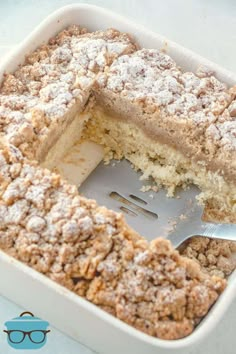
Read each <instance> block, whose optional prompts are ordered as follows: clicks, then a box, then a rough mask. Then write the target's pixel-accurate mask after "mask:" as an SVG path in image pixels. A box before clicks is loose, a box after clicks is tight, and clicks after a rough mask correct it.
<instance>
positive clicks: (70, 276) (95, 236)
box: [0, 145, 226, 339]
mask: <svg viewBox="0 0 236 354" xmlns="http://www.w3.org/2000/svg"><path fill="white" fill-rule="evenodd" d="M0 221H1V222H0V248H1V249H2V250H4V251H5V252H7V253H8V254H9V255H11V256H13V257H15V258H17V259H18V260H20V261H22V262H24V263H25V264H27V265H29V266H30V267H33V268H34V269H36V270H37V271H39V272H41V273H43V274H45V275H46V276H48V277H50V278H51V279H53V280H55V281H57V282H58V283H60V284H61V285H64V286H66V287H67V288H68V289H70V290H72V291H74V292H76V293H77V294H79V295H81V296H83V297H85V298H86V299H88V300H90V301H92V302H93V303H95V304H97V305H99V306H100V307H101V308H102V309H104V310H106V311H108V312H109V313H111V314H113V315H115V316H117V317H118V318H120V319H121V320H124V321H125V322H127V323H128V324H130V325H132V326H134V327H135V328H137V329H140V330H142V331H144V332H146V333H148V334H150V335H152V336H156V337H159V338H163V339H178V338H182V337H184V336H186V335H188V334H190V333H191V332H192V331H193V329H194V327H195V326H196V325H197V324H198V322H199V321H200V319H201V318H202V317H203V316H205V315H206V313H207V312H208V310H209V308H210V307H211V306H212V304H213V303H214V302H215V301H216V299H217V298H218V296H219V294H220V293H221V292H222V291H223V290H224V288H225V285H226V281H225V280H223V279H221V278H219V277H217V276H210V275H208V274H207V273H204V272H202V271H201V269H200V266H199V265H198V264H197V263H196V262H195V261H192V260H190V259H187V258H185V257H183V256H180V254H179V253H178V251H175V250H174V249H173V248H172V246H171V244H170V242H169V241H167V240H164V239H157V240H154V241H152V242H151V243H150V244H148V242H147V241H146V240H145V239H144V238H142V237H141V236H139V235H138V234H137V233H136V232H134V231H133V230H132V229H131V228H130V227H129V226H128V225H127V224H126V222H125V220H124V217H123V216H122V215H121V214H117V213H116V212H114V211H111V210H108V209H106V208H105V207H100V206H98V205H97V204H96V202H95V201H93V200H88V199H85V198H83V197H81V196H79V195H78V193H77V190H76V188H75V187H73V186H71V185H68V184H67V183H66V182H65V181H63V180H62V179H61V178H60V176H59V175H56V174H54V173H51V172H49V171H48V170H45V169H42V168H40V167H38V166H37V164H36V163H35V162H30V161H27V160H25V158H24V157H23V156H22V154H21V152H20V150H18V149H17V148H16V147H14V146H11V145H10V146H7V145H5V147H1V149H0Z"/></svg>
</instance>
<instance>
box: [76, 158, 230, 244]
mask: <svg viewBox="0 0 236 354" xmlns="http://www.w3.org/2000/svg"><path fill="white" fill-rule="evenodd" d="M140 177H141V174H140V173H137V172H135V171H134V170H133V169H132V168H131V166H130V163H129V162H128V161H126V160H122V161H115V160H113V161H111V163H110V164H109V165H104V163H103V162H101V163H100V164H99V165H98V167H96V168H95V170H94V171H93V172H92V173H91V174H90V175H89V176H88V177H87V179H86V180H85V181H84V182H83V183H82V185H81V186H80V187H79V191H80V193H81V194H83V195H85V196H86V197H88V198H92V199H95V200H97V202H98V203H99V204H100V205H105V206H106V207H108V208H111V209H113V210H116V211H122V212H123V213H124V214H125V217H126V220H127V222H128V224H129V225H130V226H131V227H133V228H134V229H135V230H136V231H138V232H139V233H140V234H141V235H143V236H145V237H146V238H147V239H148V240H152V239H154V238H156V237H160V236H162V237H165V238H168V239H169V240H171V242H172V244H173V246H174V247H176V248H177V247H179V246H180V245H181V244H182V243H183V242H184V241H186V240H187V239H189V238H191V237H192V236H197V235H198V236H205V237H210V238H215V239H224V240H231V241H236V225H233V224H216V223H208V222H203V221H202V220H201V215H202V212H203V208H202V207H200V206H199V205H198V204H197V201H196V199H195V196H196V195H197V194H198V193H199V190H198V189H197V188H196V187H194V186H192V187H190V188H189V189H187V190H186V191H184V190H179V191H178V192H177V198H168V197H166V191H165V190H162V189H161V190H160V191H158V193H155V192H153V191H152V190H148V189H149V186H148V185H149V184H150V181H149V182H144V181H141V180H140ZM144 183H146V184H147V186H146V189H147V190H148V191H147V192H145V193H144V192H141V191H140V189H141V188H143V186H144Z"/></svg>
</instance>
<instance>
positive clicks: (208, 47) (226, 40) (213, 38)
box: [0, 0, 236, 354]
mask: <svg viewBox="0 0 236 354" xmlns="http://www.w3.org/2000/svg"><path fill="white" fill-rule="evenodd" d="M74 2H76V1H74ZM77 2H82V1H77ZM69 3H71V1H69V0H0V58H1V56H2V55H4V53H6V52H7V51H8V49H9V47H11V46H14V45H16V44H17V43H18V42H19V41H20V40H22V39H23V38H24V36H26V35H27V34H28V33H29V32H30V31H31V30H32V29H33V28H34V27H35V25H37V24H38V23H39V22H40V21H41V20H42V19H43V18H44V17H45V16H46V15H48V14H49V13H51V12H52V11H53V10H55V9H57V8H59V7H61V6H63V5H66V4H69ZM87 3H92V4H96V5H100V6H104V7H107V8H110V9H112V10H115V11H116V12H118V13H121V14H123V15H125V16H128V17H130V18H133V19H134V20H135V21H137V22H139V23H141V24H143V25H145V26H146V27H148V28H150V29H152V30H154V31H158V32H159V33H161V34H163V35H165V36H166V37H168V38H170V39H172V40H174V41H176V42H178V43H180V44H182V45H184V46H186V47H188V48H191V49H192V50H194V51H196V52H198V53H199V54H201V55H203V56H205V57H207V58H209V59H211V60H213V61H215V62H217V63H219V64H221V65H223V66H224V67H226V68H227V69H230V70H232V71H234V72H236V60H235V58H236V45H235V40H236V2H235V0H207V1H206V0H188V1H187V0H149V1H147V0H119V1H116V0H110V1H109V0H107V1H106V0H97V1H96V0H94V1H87ZM6 276H7V275H6ZM16 286H17V285H16ZM39 300H40V299H39ZM21 310H22V309H20V308H19V307H18V306H17V305H15V304H13V303H11V302H9V301H8V300H6V299H4V298H3V297H0V353H4V354H11V353H14V352H15V351H14V350H13V349H10V347H9V346H8V345H7V344H6V340H5V334H3V332H1V329H3V324H4V322H5V321H6V320H8V319H10V318H12V317H16V316H18V314H19V313H20V312H21ZM235 327H236V300H235V301H234V303H233V304H232V305H231V307H230V308H229V309H228V311H227V312H226V314H225V317H224V319H223V320H222V321H221V323H220V324H219V325H218V326H217V327H216V329H215V330H214V331H213V332H212V333H211V334H210V335H209V336H208V337H207V338H206V340H205V341H204V342H202V343H200V344H199V345H198V346H197V347H193V348H191V349H189V350H185V351H183V352H182V354H199V353H201V354H222V353H224V354H234V353H235V346H236V337H235ZM88 330H89V328H88ZM91 335H92V334H91ZM108 340H112V339H109V338H108ZM31 352H32V353H33V351H27V353H29V354H30V353H31ZM38 352H39V353H41V352H42V353H45V354H52V353H57V354H92V353H93V352H92V351H91V350H90V349H88V348H86V347H84V346H83V345H81V344H80V343H77V342H75V341H73V340H72V339H70V338H69V337H67V336H65V335H63V334H62V333H60V332H59V331H57V330H56V329H52V332H51V333H50V336H49V337H48V343H47V345H46V346H45V347H44V348H42V349H40V350H39V351H38ZM124 354H128V353H124ZM144 354H148V353H144Z"/></svg>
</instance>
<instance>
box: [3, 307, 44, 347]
mask: <svg viewBox="0 0 236 354" xmlns="http://www.w3.org/2000/svg"><path fill="white" fill-rule="evenodd" d="M48 325H49V323H48V322H47V321H43V320H41V319H40V318H38V317H34V315H33V314H32V313H31V312H28V311H27V312H23V313H22V314H21V315H20V316H19V317H16V318H13V319H12V320H10V321H7V322H5V326H6V327H7V330H4V331H3V332H5V333H7V341H8V344H9V345H10V346H11V347H12V348H15V349H39V348H42V347H43V346H44V345H45V343H46V341H47V333H49V332H50V330H47V327H48Z"/></svg>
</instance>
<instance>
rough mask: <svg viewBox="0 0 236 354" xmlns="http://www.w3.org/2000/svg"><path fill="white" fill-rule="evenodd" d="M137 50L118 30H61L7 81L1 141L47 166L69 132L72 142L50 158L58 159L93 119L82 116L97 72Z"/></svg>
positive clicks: (0, 95)
mask: <svg viewBox="0 0 236 354" xmlns="http://www.w3.org/2000/svg"><path fill="white" fill-rule="evenodd" d="M135 49H136V44H135V42H134V41H133V40H132V39H131V37H130V36H129V35H127V34H124V33H120V32H119V31H117V30H113V29H109V30H106V31H97V32H92V33H88V32H87V30H86V29H83V28H80V27H79V26H71V27H69V28H68V29H66V30H64V31H62V32H61V33H59V34H58V35H57V36H56V37H54V38H52V39H51V40H50V41H49V43H47V44H45V45H42V46H41V47H40V48H38V49H37V50H36V51H34V52H33V53H31V54H29V55H28V56H27V57H26V61H25V63H24V64H23V65H22V66H21V67H20V68H19V69H18V70H16V71H15V72H14V73H12V74H7V75H6V76H5V78H4V80H3V82H2V85H1V88H0V122H1V124H0V137H1V136H4V138H5V140H7V141H8V142H9V143H11V144H14V145H15V146H17V147H19V148H20V150H21V151H22V152H23V153H24V155H25V156H27V157H29V158H31V159H36V160H38V161H40V162H43V161H45V159H47V158H46V156H47V154H48V152H49V150H50V149H51V148H52V147H53V146H55V144H56V142H57V140H58V139H59V137H60V138H62V134H63V132H64V131H65V130H66V129H67V128H68V129H70V131H69V133H70V134H68V135H69V137H68V136H66V137H65V138H64V140H62V143H60V144H59V145H57V148H54V154H53V152H51V155H53V156H51V157H50V156H49V157H48V159H49V160H51V161H52V160H53V158H54V160H55V158H56V156H55V154H60V152H61V149H62V151H65V149H66V148H68V147H69V145H70V144H71V143H73V142H74V141H75V140H76V139H78V138H79V137H80V133H81V130H82V127H83V123H84V121H85V120H86V119H88V117H89V114H88V112H87V111H88V110H86V112H85V113H83V114H81V112H83V111H84V110H85V107H86V104H87V102H88V98H89V96H90V94H91V87H92V86H93V84H94V80H95V78H96V76H97V73H101V72H103V71H104V69H105V68H106V67H107V66H109V65H110V64H111V63H112V62H113V60H114V59H115V58H117V57H118V56H120V55H122V54H125V53H131V52H132V51H134V50H135ZM61 145H62V146H63V147H61ZM54 162H55V161H54Z"/></svg>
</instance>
